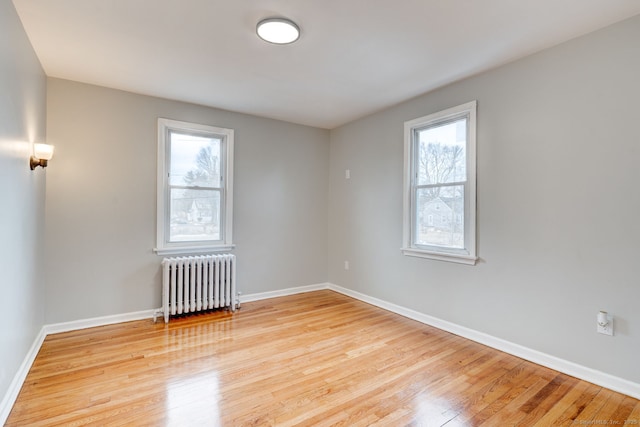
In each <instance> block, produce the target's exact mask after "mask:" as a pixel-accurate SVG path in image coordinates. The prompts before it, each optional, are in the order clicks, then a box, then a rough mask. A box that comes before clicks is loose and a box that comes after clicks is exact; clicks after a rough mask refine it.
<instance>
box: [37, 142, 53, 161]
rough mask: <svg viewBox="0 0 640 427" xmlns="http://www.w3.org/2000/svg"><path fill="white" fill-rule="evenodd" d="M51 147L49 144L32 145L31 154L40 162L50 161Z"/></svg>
mask: <svg viewBox="0 0 640 427" xmlns="http://www.w3.org/2000/svg"><path fill="white" fill-rule="evenodd" d="M53 148H54V147H53V145H49V144H33V154H34V156H35V157H36V158H38V159H41V160H51V158H52V157H53Z"/></svg>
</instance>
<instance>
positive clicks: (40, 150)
mask: <svg viewBox="0 0 640 427" xmlns="http://www.w3.org/2000/svg"><path fill="white" fill-rule="evenodd" d="M52 157H53V145H49V144H33V156H31V159H30V160H29V167H31V170H34V169H35V168H37V167H38V166H42V167H43V168H46V167H47V163H48V162H49V160H51V158H52Z"/></svg>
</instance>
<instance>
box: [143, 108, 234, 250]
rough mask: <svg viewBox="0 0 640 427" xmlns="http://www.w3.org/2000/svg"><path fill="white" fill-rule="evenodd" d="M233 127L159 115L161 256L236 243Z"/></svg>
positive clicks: (159, 245)
mask: <svg viewBox="0 0 640 427" xmlns="http://www.w3.org/2000/svg"><path fill="white" fill-rule="evenodd" d="M232 190H233V129H224V128H216V127H212V126H206V125H199V124H194V123H186V122H179V121H176V120H168V119H158V212H157V227H158V230H157V247H156V249H155V251H156V252H157V253H158V254H159V255H168V254H186V253H202V252H215V251H225V250H229V249H231V248H232V247H233V243H232V230H233V227H232V221H233V216H232V213H233V193H232Z"/></svg>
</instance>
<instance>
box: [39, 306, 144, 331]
mask: <svg viewBox="0 0 640 427" xmlns="http://www.w3.org/2000/svg"><path fill="white" fill-rule="evenodd" d="M155 311H156V310H144V311H135V312H133V313H124V314H114V315H111V316H102V317H92V318H90V319H82V320H74V321H71V322H63V323H52V324H50V325H44V328H43V329H44V330H45V333H46V335H49V334H59V333H60V332H69V331H77V330H80V329H87V328H94V327H96V326H105V325H113V324H114V323H123V322H131V321H133V320H143V319H150V318H152V317H153V314H154V313H155Z"/></svg>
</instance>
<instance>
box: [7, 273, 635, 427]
mask: <svg viewBox="0 0 640 427" xmlns="http://www.w3.org/2000/svg"><path fill="white" fill-rule="evenodd" d="M323 289H330V290H332V291H335V292H338V293H341V294H343V295H346V296H349V297H352V298H355V299H357V300H360V301H363V302H366V303H368V304H371V305H374V306H376V307H380V308H382V309H385V310H388V311H391V312H393V313H396V314H399V315H401V316H404V317H407V318H409V319H413V320H416V321H418V322H421V323H424V324H426V325H430V326H433V327H436V328H438V329H442V330H444V331H447V332H451V333H453V334H456V335H459V336H461V337H463V338H467V339H470V340H472V341H475V342H478V343H480V344H484V345H487V346H489V347H492V348H495V349H497V350H500V351H504V352H505V353H509V354H512V355H514V356H517V357H520V358H522V359H525V360H528V361H530V362H533V363H537V364H538V365H542V366H546V367H548V368H551V369H554V370H556V371H559V372H562V373H565V374H567V375H571V376H573V377H576V378H579V379H581V380H584V381H588V382H590V383H593V384H597V385H599V386H601V387H605V388H608V389H610V390H614V391H617V392H619V393H623V394H626V395H628V396H631V397H634V398H636V399H640V384H638V383H635V382H632V381H629V380H625V379H624V378H620V377H616V376H614V375H610V374H607V373H605V372H601V371H597V370H595V369H591V368H588V367H586V366H582V365H578V364H576V363H573V362H570V361H568V360H564V359H560V358H558V357H555V356H551V355H549V354H546V353H542V352H540V351H537V350H533V349H530V348H528V347H524V346H521V345H519V344H515V343H512V342H510V341H506V340H503V339H501V338H497V337H494V336H492V335H488V334H485V333H483V332H479V331H476V330H474V329H470V328H467V327H464V326H460V325H457V324H455V323H451V322H447V321H446V320H442V319H438V318H437V317H433V316H429V315H427V314H424V313H420V312H418V311H415V310H412V309H409V308H406V307H402V306H400V305H397V304H393V303H390V302H387V301H384V300H381V299H378V298H374V297H371V296H369V295H365V294H363V293H360V292H357V291H353V290H351V289H347V288H343V287H342V286H338V285H335V284H333V283H319V284H315V285H308V286H300V287H296V288H287V289H281V290H277V291H268V292H259V293H253V294H247V295H241V296H240V302H241V303H243V302H250V301H259V300H263V299H269V298H276V297H282V296H287V295H295V294H300V293H304V292H313V291H320V290H323ZM156 311H157V310H155V309H154V310H144V311H137V312H133V313H125V314H116V315H112V316H103V317H94V318H91V319H83V320H76V321H72V322H63V323H54V324H50V325H44V326H43V327H42V330H41V331H40V334H38V336H37V337H36V339H35V340H34V342H33V345H32V346H31V348H30V349H29V352H28V353H27V355H26V356H25V359H24V361H23V362H22V365H20V369H19V370H18V372H17V373H16V375H15V376H14V378H13V381H12V382H11V384H10V386H9V390H8V391H7V392H6V393H5V396H4V397H3V399H2V402H0V425H3V424H4V423H5V422H6V420H7V418H8V417H9V413H10V412H11V408H12V407H13V404H14V403H15V400H16V399H17V397H18V394H19V393H20V388H21V387H22V384H23V383H24V380H25V379H26V377H27V374H28V373H29V369H30V368H31V365H32V364H33V361H34V360H35V358H36V355H37V354H38V351H39V350H40V347H41V346H42V343H43V342H44V339H45V338H46V336H47V335H49V334H56V333H60V332H68V331H75V330H79V329H85V328H93V327H96V326H104V325H111V324H114V323H122V322H130V321H133V320H142V319H150V318H153V316H154V313H155V312H156Z"/></svg>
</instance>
